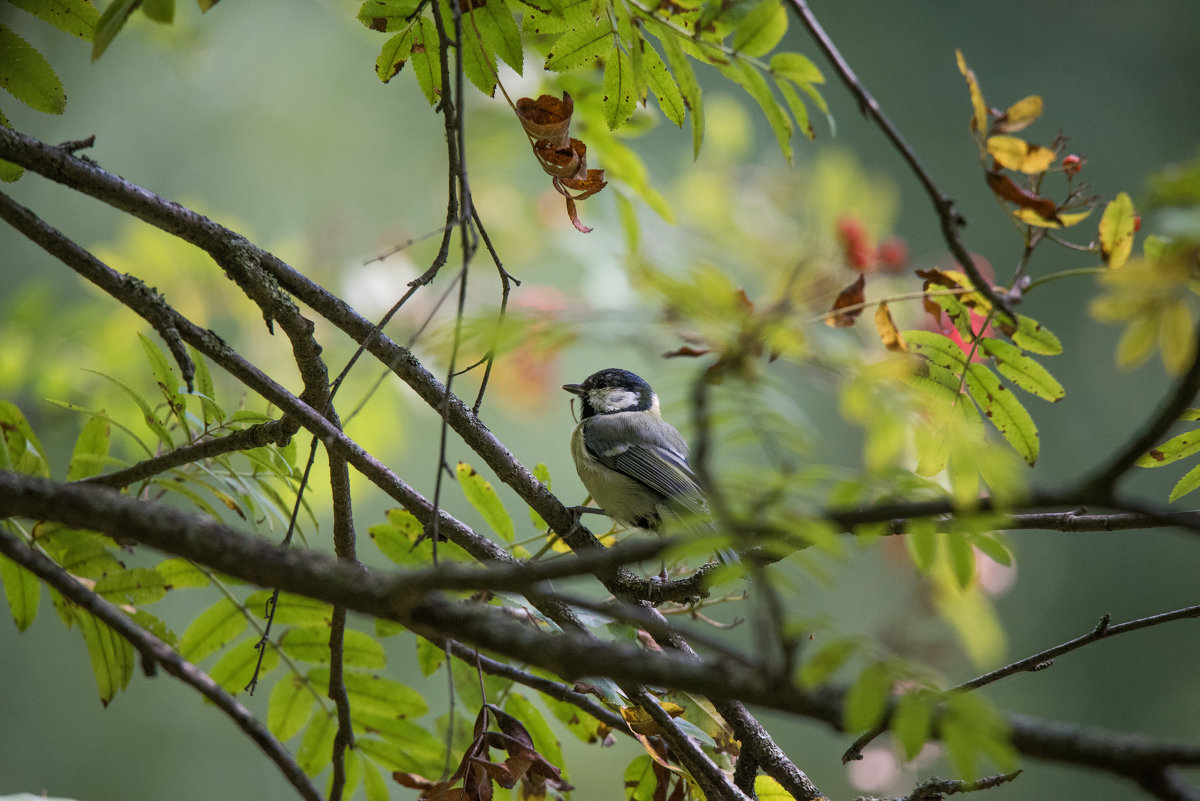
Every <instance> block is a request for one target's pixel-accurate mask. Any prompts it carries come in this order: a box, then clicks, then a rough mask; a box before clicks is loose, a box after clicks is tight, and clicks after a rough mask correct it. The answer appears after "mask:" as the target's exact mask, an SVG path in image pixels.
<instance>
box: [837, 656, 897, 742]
mask: <svg viewBox="0 0 1200 801" xmlns="http://www.w3.org/2000/svg"><path fill="white" fill-rule="evenodd" d="M891 691H892V675H891V671H889V670H888V669H887V667H886V666H885V665H884V664H882V663H880V662H876V663H875V664H872V665H870V666H868V667H867V669H866V670H864V671H863V672H862V673H860V674H859V676H858V678H857V679H855V680H854V683H853V684H851V685H850V689H849V690H848V691H847V693H846V700H845V707H844V708H843V709H842V717H843V720H844V721H845V726H846V731H849V732H855V731H864V730H866V729H869V728H871V727H872V726H874V725H876V724H877V723H879V721H881V720H883V713H884V710H886V709H887V701H888V696H889V695H890V694H891Z"/></svg>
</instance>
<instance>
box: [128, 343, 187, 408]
mask: <svg viewBox="0 0 1200 801" xmlns="http://www.w3.org/2000/svg"><path fill="white" fill-rule="evenodd" d="M138 339H140V340H141V341H142V350H143V351H145V353H146V361H148V362H149V363H150V369H151V371H153V373H154V380H155V381H157V382H158V388H159V389H160V390H161V391H162V394H163V397H164V398H166V400H167V403H169V404H170V405H171V410H172V411H173V412H174V413H175V414H177V415H178V414H180V413H181V412H182V411H183V409H184V400H183V393H182V392H181V391H180V390H181V389H182V388H183V385H182V382H181V381H180V380H179V377H178V376H177V375H175V368H174V367H172V366H171V361H170V360H169V359H168V358H167V354H165V353H163V350H162V348H160V347H159V346H158V343H156V342H155V341H154V340H152V339H151V338H150V337H148V336H146V335H145V334H142V333H139V334H138ZM180 422H182V418H181V420H180Z"/></svg>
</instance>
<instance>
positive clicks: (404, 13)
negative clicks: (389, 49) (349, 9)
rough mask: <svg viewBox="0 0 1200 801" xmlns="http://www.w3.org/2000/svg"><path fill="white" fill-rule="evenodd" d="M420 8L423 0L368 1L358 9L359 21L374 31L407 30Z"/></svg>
mask: <svg viewBox="0 0 1200 801" xmlns="http://www.w3.org/2000/svg"><path fill="white" fill-rule="evenodd" d="M420 7H421V0H366V2H365V3H363V4H362V5H361V6H360V7H359V9H358V21H359V22H361V23H362V24H363V25H366V26H367V27H368V28H370V29H371V30H373V31H382V32H385V33H389V32H391V31H400V30H405V29H407V28H409V27H410V26H411V25H412V23H413V21H412V20H411V19H409V17H411V16H412V15H413V14H414V13H416V11H417V9H418V8H420Z"/></svg>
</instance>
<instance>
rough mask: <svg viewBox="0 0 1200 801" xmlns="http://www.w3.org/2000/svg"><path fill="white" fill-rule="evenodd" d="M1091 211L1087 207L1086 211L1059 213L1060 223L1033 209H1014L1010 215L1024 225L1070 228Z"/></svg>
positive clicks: (1081, 220)
mask: <svg viewBox="0 0 1200 801" xmlns="http://www.w3.org/2000/svg"><path fill="white" fill-rule="evenodd" d="M1091 213H1092V210H1091V209H1088V210H1087V211H1077V212H1074V213H1071V214H1059V215H1058V219H1060V220H1062V222H1061V223H1056V222H1055V221H1054V220H1047V219H1046V218H1045V217H1043V216H1042V215H1040V214H1038V213H1037V212H1036V211H1034V210H1033V209H1014V210H1013V212H1012V216H1013V217H1016V218H1017V219H1018V220H1020V221H1021V222H1023V223H1025V224H1026V225H1036V226H1037V227H1038V228H1070V227H1071V226H1072V225H1077V224H1079V223H1081V222H1083V221H1084V220H1086V219H1087V218H1088V217H1089V216H1090V215H1091Z"/></svg>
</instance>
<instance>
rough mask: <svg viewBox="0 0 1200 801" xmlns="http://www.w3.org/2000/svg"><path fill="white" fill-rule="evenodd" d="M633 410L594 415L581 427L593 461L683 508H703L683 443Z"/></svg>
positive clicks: (684, 443) (681, 439)
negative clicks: (648, 424)
mask: <svg viewBox="0 0 1200 801" xmlns="http://www.w3.org/2000/svg"><path fill="white" fill-rule="evenodd" d="M634 414H640V413H637V412H630V413H617V414H605V415H597V416H596V417H593V418H590V419H589V420H588V421H587V424H586V425H585V426H584V430H583V442H584V445H585V447H586V448H587V451H588V453H589V454H590V455H591V456H592V458H594V459H595V460H596V461H598V462H600V463H601V464H603V465H604V466H605V467H608V468H610V469H612V470H616V471H617V472H619V473H622V474H624V475H626V476H629V477H630V478H632V479H634V480H635V481H638V482H640V483H642V484H644V485H646V486H647V487H649V488H650V489H652V490H654V491H655V492H657V493H659V494H661V495H662V496H663V497H664V499H670V500H671V501H673V502H678V503H680V504H681V505H682V506H683V507H684V508H685V509H687V510H689V511H692V512H696V513H703V512H705V511H706V506H705V504H704V497H703V492H702V490H701V489H700V483H699V482H698V481H697V480H696V475H695V474H694V473H693V472H692V466H691V465H690V464H688V460H687V442H686V441H684V439H683V437H682V436H681V435H680V434H679V432H678V431H676V430H675V429H674V428H670V427H668V426H657V427H648V426H645V425H643V424H641V423H640V421H638V420H637V418H635V417H633V415H634Z"/></svg>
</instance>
